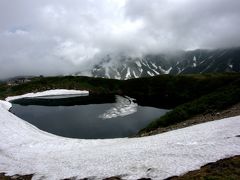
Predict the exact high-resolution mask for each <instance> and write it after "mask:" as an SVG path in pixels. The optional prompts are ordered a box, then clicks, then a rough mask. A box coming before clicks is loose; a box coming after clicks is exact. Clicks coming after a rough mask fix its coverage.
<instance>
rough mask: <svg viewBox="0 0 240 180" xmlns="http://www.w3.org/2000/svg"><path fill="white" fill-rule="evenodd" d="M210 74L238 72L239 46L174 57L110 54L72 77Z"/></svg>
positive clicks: (200, 50) (194, 51) (120, 77)
mask: <svg viewBox="0 0 240 180" xmlns="http://www.w3.org/2000/svg"><path fill="white" fill-rule="evenodd" d="M212 72H240V47H237V48H228V49H215V50H207V49H197V50H191V51H182V52H178V53H177V54H174V55H171V54H167V53H166V54H156V55H153V54H152V55H151V54H150V55H145V56H142V57H134V58H132V57H127V56H121V57H120V58H119V59H118V60H115V58H114V57H112V56H111V55H107V56H106V57H104V58H102V59H101V60H100V62H98V63H96V64H95V65H94V67H93V68H92V69H90V70H88V71H86V72H79V73H76V74H75V75H84V74H87V75H88V76H92V77H102V78H109V79H123V80H126V79H132V78H139V77H149V76H156V75H161V74H172V75H177V74H195V73H212Z"/></svg>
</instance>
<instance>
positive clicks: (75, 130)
mask: <svg viewBox="0 0 240 180" xmlns="http://www.w3.org/2000/svg"><path fill="white" fill-rule="evenodd" d="M114 101H115V98H114V97H94V98H93V97H90V96H89V97H76V98H66V99H61V100H54V99H49V100H47V99H45V100H44V99H22V100H18V101H16V102H14V103H13V107H12V108H11V112H13V113H14V114H16V115H17V116H18V117H20V118H22V119H24V120H26V121H28V122H29V123H31V124H33V125H35V126H36V127H38V128H39V129H41V130H44V131H47V132H49V133H52V134H56V135H60V136H64V137H71V138H82V139H105V138H119V137H128V136H133V135H135V134H136V133H137V132H138V131H139V130H140V129H142V128H144V127H146V125H147V124H149V123H150V122H151V121H152V120H154V119H156V118H158V117H160V116H162V115H164V114H165V113H166V112H167V110H165V109H159V108H154V107H147V106H140V105H138V106H137V107H136V110H137V112H135V113H133V114H130V115H126V116H123V117H121V116H118V117H114V118H110V119H103V118H101V115H102V114H104V113H105V112H107V111H108V110H109V109H111V108H113V107H115V106H116V103H114ZM57 104H58V105H57Z"/></svg>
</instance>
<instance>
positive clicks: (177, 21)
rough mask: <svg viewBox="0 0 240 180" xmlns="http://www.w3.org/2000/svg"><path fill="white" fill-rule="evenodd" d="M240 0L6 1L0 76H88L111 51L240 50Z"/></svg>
mask: <svg viewBox="0 0 240 180" xmlns="http://www.w3.org/2000/svg"><path fill="white" fill-rule="evenodd" d="M239 8H240V1H238V0H228V1H226V0H211V1H209V0H201V1H194V0H96V1H95V0H84V1H79V0H72V1H69V0H51V1H50V0H36V1H32V0H23V1H20V0H16V1H13V0H2V1H1V2H0V64H1V66H0V78H7V77H11V76H16V75H39V74H44V75H55V74H68V73H72V72H76V71H81V70H84V69H86V68H89V67H91V65H92V64H93V63H94V62H95V61H96V59H99V57H101V55H105V54H121V55H123V54H125V55H130V56H139V55H142V54H147V53H159V52H162V51H165V50H175V49H194V48H222V47H232V46H240V33H239V32H240V25H239V24H240V11H239Z"/></svg>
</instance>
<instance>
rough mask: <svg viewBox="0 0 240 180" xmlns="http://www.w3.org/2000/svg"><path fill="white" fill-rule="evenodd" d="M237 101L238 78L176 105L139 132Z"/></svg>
mask: <svg viewBox="0 0 240 180" xmlns="http://www.w3.org/2000/svg"><path fill="white" fill-rule="evenodd" d="M238 102H240V80H238V81H235V82H233V83H231V84H229V85H227V86H225V87H222V88H219V89H217V90H216V91H214V92H211V93H209V94H207V95H203V96H201V97H200V98H197V99H195V100H193V101H190V102H187V103H184V104H182V105H179V106H177V107H176V108H174V109H173V110H172V111H170V112H168V113H167V114H166V115H164V116H162V117H160V118H158V119H156V120H155V121H153V122H152V123H150V124H149V125H148V126H147V127H146V128H144V129H142V130H141V131H140V134H141V133H145V132H149V131H152V130H155V129H157V128H158V127H167V126H170V125H173V124H176V123H179V122H182V121H185V120H187V119H189V118H191V117H193V116H195V115H198V114H202V113H212V112H214V111H219V110H223V109H225V108H228V107H230V106H232V105H234V104H236V103H238Z"/></svg>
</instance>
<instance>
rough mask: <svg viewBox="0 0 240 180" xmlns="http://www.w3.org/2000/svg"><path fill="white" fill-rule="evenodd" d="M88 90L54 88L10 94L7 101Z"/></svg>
mask: <svg viewBox="0 0 240 180" xmlns="http://www.w3.org/2000/svg"><path fill="white" fill-rule="evenodd" d="M88 94H89V92H88V91H85V90H84V91H80V90H68V89H54V90H48V91H42V92H36V93H27V94H24V95H19V96H10V97H7V98H6V99H5V100H6V101H13V100H16V99H22V98H33V97H46V96H60V95H88Z"/></svg>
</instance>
